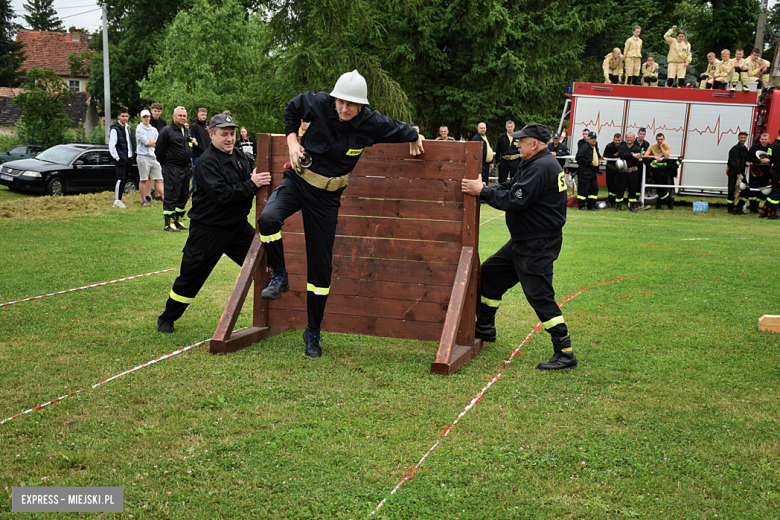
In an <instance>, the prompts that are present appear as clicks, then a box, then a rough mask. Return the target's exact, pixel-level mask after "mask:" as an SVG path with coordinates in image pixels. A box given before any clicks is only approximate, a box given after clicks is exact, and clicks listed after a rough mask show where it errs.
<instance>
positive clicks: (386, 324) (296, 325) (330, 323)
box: [268, 309, 442, 351]
mask: <svg viewBox="0 0 780 520" xmlns="http://www.w3.org/2000/svg"><path fill="white" fill-rule="evenodd" d="M268 319H269V322H270V324H271V326H272V327H279V328H284V329H305V328H306V324H307V323H308V318H307V317H306V312H301V311H287V310H283V311H278V312H276V311H274V310H273V309H272V310H271V312H269V313H268ZM320 326H321V327H322V330H323V331H325V332H338V333H343V334H360V335H363V336H381V337H384V338H400V339H415V340H420V341H437V340H438V339H439V337H440V336H441V327H442V325H441V324H440V323H430V322H423V321H411V320H392V319H387V318H370V317H362V316H345V315H343V314H329V313H328V312H327V311H326V312H325V317H324V318H323V320H322V324H321V325H320ZM301 343H303V341H301ZM323 348H324V350H326V351H327V348H328V337H327V335H326V336H325V337H324V338H323Z"/></svg>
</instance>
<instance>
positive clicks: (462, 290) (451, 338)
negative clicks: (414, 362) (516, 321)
mask: <svg viewBox="0 0 780 520" xmlns="http://www.w3.org/2000/svg"><path fill="white" fill-rule="evenodd" d="M473 261H474V249H473V248H471V247H464V248H463V251H462V252H461V255H460V263H458V272H457V275H456V277H455V282H454V284H453V287H452V296H451V297H450V303H449V306H448V307H447V317H446V318H445V320H444V328H443V330H442V334H441V341H439V352H438V353H437V354H436V361H435V362H434V363H440V364H446V365H449V364H450V363H452V360H453V358H452V354H453V348H454V346H455V340H456V337H457V335H458V324H459V323H460V317H461V315H462V314H463V306H464V303H465V300H466V290H467V289H468V285H469V278H470V277H471V271H472V262H473ZM431 370H433V367H432V368H431Z"/></svg>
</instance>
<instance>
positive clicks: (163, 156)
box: [154, 123, 192, 166]
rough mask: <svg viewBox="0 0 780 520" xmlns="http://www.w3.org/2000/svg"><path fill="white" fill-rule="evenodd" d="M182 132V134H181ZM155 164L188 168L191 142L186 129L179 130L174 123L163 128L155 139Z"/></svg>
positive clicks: (190, 157) (190, 156)
mask: <svg viewBox="0 0 780 520" xmlns="http://www.w3.org/2000/svg"><path fill="white" fill-rule="evenodd" d="M182 130H184V133H183V134H182ZM154 155H155V156H156V157H157V162H159V163H160V164H167V165H169V166H189V165H190V159H192V142H190V132H189V130H188V129H187V128H179V127H178V126H176V124H175V123H171V124H169V125H168V126H166V127H164V128H163V129H162V131H161V132H160V135H159V136H158V137H157V144H156V145H155V147H154Z"/></svg>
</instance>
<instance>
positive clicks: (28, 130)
mask: <svg viewBox="0 0 780 520" xmlns="http://www.w3.org/2000/svg"><path fill="white" fill-rule="evenodd" d="M22 88H23V89H24V90H23V92H22V93H20V94H18V95H17V96H16V97H15V98H14V103H15V104H16V105H17V106H18V107H19V108H20V109H21V110H22V117H21V119H20V120H19V122H20V125H19V126H21V128H22V129H23V133H24V134H25V137H26V139H27V141H28V142H30V143H35V144H40V145H41V146H43V147H44V148H48V147H49V146H54V145H55V144H60V143H62V142H63V141H64V139H65V135H66V132H67V131H68V127H69V126H70V124H71V123H72V122H73V121H72V120H71V119H70V118H69V117H68V116H67V115H65V103H64V102H63V99H62V98H63V96H64V95H65V93H67V92H68V86H67V85H66V84H65V82H64V81H63V80H61V79H60V78H59V77H57V75H56V74H55V73H54V70H53V69H30V70H28V71H27V75H26V76H25V78H24V81H23V82H22Z"/></svg>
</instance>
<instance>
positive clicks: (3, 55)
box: [0, 0, 24, 87]
mask: <svg viewBox="0 0 780 520" xmlns="http://www.w3.org/2000/svg"><path fill="white" fill-rule="evenodd" d="M13 19H14V10H13V8H12V7H11V2H10V0H0V87H15V86H17V85H18V84H19V82H20V81H21V79H22V76H23V74H22V73H21V72H19V69H20V68H21V67H22V63H24V52H23V50H22V49H23V48H24V44H23V43H21V42H17V41H15V40H14V35H15V34H16V31H17V30H18V26H17V25H16V24H15V23H13Z"/></svg>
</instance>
